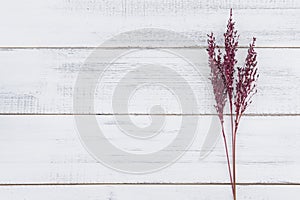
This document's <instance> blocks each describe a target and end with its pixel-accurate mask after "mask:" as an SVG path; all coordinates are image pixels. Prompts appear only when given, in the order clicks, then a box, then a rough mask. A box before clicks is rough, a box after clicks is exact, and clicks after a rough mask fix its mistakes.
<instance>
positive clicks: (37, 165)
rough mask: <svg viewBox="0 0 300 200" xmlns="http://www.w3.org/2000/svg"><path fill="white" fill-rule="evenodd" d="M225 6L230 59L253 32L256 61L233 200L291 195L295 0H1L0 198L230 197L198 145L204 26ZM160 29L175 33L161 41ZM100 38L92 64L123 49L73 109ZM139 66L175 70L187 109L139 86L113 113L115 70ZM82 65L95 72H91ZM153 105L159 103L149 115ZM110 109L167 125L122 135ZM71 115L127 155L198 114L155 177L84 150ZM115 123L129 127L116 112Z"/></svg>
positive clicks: (217, 26)
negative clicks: (89, 121) (175, 156)
mask: <svg viewBox="0 0 300 200" xmlns="http://www.w3.org/2000/svg"><path fill="white" fill-rule="evenodd" d="M230 8H233V10H234V20H235V21H236V22H237V29H238V31H239V33H240V35H241V36H240V47H242V48H243V50H241V51H240V53H239V58H242V60H243V59H244V56H245V52H246V49H245V47H246V46H247V45H248V44H249V42H250V41H251V38H252V37H253V36H255V37H257V38H258V41H257V47H258V49H257V50H258V56H259V58H258V61H259V68H260V79H259V83H258V84H259V91H258V94H257V95H256V96H255V99H254V104H253V105H251V107H250V108H249V110H248V112H247V114H248V116H245V118H244V120H243V121H242V124H241V129H240V131H239V136H238V155H237V157H238V159H237V160H238V161H237V162H238V163H237V165H238V167H237V169H238V171H237V173H238V182H239V183H241V184H240V185H239V186H238V199H245V200H246V199H270V200H277V199H278V200H281V199H298V196H299V195H300V192H299V191H300V190H299V185H300V174H299V172H298V171H299V166H300V160H299V158H300V155H299V152H300V151H299V150H300V149H299V146H300V132H299V130H300V124H299V122H300V116H299V115H300V104H299V102H300V99H299V98H300V89H299V85H300V77H299V75H300V73H299V72H300V71H299V67H298V66H299V65H300V57H299V55H300V39H299V38H300V21H299V18H300V1H298V0H272V1H269V0H262V1H253V0H244V1H242V0H222V1H216V0H212V1H206V0H199V1H196V0H175V1H173V0H144V1H139V0H132V1H128V0H112V1H107V0H104V1H103V0H91V1H85V0H43V1H40V0H27V1H17V0H11V1H6V2H5V4H1V6H0V17H1V18H0V19H1V20H0V27H1V31H0V133H1V134H0V162H1V164H0V177H1V178H0V198H1V199H7V200H19V199H20V200H21V199H22V200H23V199H30V200H35V199H63V200H66V199H72V200H73V199H75V200H76V199H89V200H96V199H97V200H99V199H100V200H102V199H110V200H128V199H133V198H134V199H149V200H150V199H175V200H176V199H178V200H179V199H180V200H181V199H186V200H191V199H224V200H226V199H232V197H231V194H230V186H229V185H226V184H228V182H229V180H228V175H227V169H226V161H225V157H224V150H223V143H222V141H221V140H219V141H218V142H217V144H216V146H215V148H214V150H213V151H212V152H211V153H210V154H209V155H208V156H207V157H205V158H203V159H201V153H202V152H203V150H205V149H203V148H202V145H203V141H204V139H205V137H206V134H207V130H208V125H209V123H210V120H211V118H212V117H214V116H211V114H214V112H213V110H212V109H211V108H212V104H213V101H212V96H211V94H210V93H209V92H208V91H210V90H209V89H210V88H209V86H210V85H209V82H208V80H207V77H208V73H209V71H208V68H207V56H206V53H205V48H206V39H207V38H206V34H207V33H210V32H211V31H213V32H215V33H216V36H217V41H218V42H219V43H221V44H222V33H223V32H224V30H225V27H226V21H227V19H228V15H229V9H230ZM145 28H147V29H145ZM159 29H164V30H169V31H175V32H177V33H179V34H180V35H182V36H184V37H185V38H183V37H170V35H169V34H167V33H166V32H164V31H161V30H159ZM128 31H131V32H128ZM116 36H117V37H116ZM109 39H111V40H110V42H109V43H105V44H102V43H103V42H105V41H107V40H109ZM101 44H102V46H101V48H98V50H102V53H103V54H100V56H99V57H97V60H95V64H99V66H106V65H107V64H108V62H107V60H108V58H110V57H109V56H111V54H112V52H124V51H126V50H128V51H131V52H132V53H130V54H126V55H125V56H122V57H121V58H119V59H118V60H116V61H115V62H114V63H113V64H112V65H111V66H110V67H111V68H108V69H107V71H106V73H105V75H104V76H103V80H102V81H100V82H99V84H98V87H97V89H96V91H95V93H87V94H86V98H94V97H95V106H94V107H93V109H91V108H90V107H89V105H86V106H83V107H81V108H80V109H79V110H77V111H78V112H77V113H76V112H75V111H74V109H73V92H74V91H73V90H74V83H75V80H76V76H77V74H78V72H79V70H80V67H82V65H83V63H84V61H85V59H86V58H88V56H89V55H90V53H91V52H93V50H94V49H93V47H99V45H101ZM141 48H145V49H141ZM149 48H150V49H149ZM165 48H169V51H168V53H166V52H163V51H161V49H165ZM173 53H179V54H180V53H183V54H186V53H188V55H189V58H190V59H192V60H195V62H196V65H197V66H198V67H199V69H201V70H200V71H201V73H200V75H199V74H197V73H195V70H194V68H192V67H191V66H190V65H189V64H188V63H187V62H185V61H183V59H181V58H178V56H174V54H173ZM93 59H95V58H93ZM99 59H100V60H99ZM242 60H241V59H240V63H241V62H242ZM141 64H155V65H159V66H160V65H163V66H167V67H169V68H171V69H173V70H175V71H176V72H178V74H180V75H181V77H183V78H184V79H185V80H186V81H187V82H188V83H189V84H190V86H191V88H192V90H193V91H194V93H195V95H196V99H197V103H198V106H197V108H195V109H193V110H192V111H188V112H186V111H184V110H181V109H180V108H181V107H180V103H178V102H177V99H176V97H175V98H174V94H173V93H172V92H170V90H166V88H164V87H160V86H157V85H156V86H153V85H148V86H145V87H141V88H139V90H137V91H136V93H135V95H133V96H131V99H130V100H129V105H128V110H127V111H126V112H118V111H115V110H113V109H112V106H111V103H112V101H111V99H112V95H113V91H114V89H115V88H116V86H117V84H118V82H119V81H120V79H121V77H122V76H123V75H125V74H126V73H127V72H129V70H131V69H135V68H136V67H138V66H139V65H141ZM96 72H97V71H96ZM88 73H91V74H93V73H94V71H93V70H92V68H91V69H88ZM143 78H145V80H151V79H152V78H153V77H152V76H148V77H147V76H145V77H143ZM156 78H157V79H158V80H165V81H168V82H170V85H171V86H172V87H173V86H174V87H178V88H179V90H178V91H182V92H184V91H185V89H184V88H183V84H182V82H180V81H178V80H177V79H175V78H174V77H172V76H170V77H166V76H163V75H161V76H158V77H156ZM180 93H181V92H180ZM94 95H95V96H94ZM114 100H115V101H116V102H124V101H128V99H126V98H118V99H114ZM185 102H186V103H189V102H190V100H189V99H188V98H187V99H185ZM154 105H161V106H162V107H163V109H164V110H163V111H160V112H157V113H156V114H158V115H155V116H150V115H149V113H150V110H151V107H153V106H154ZM114 113H117V114H118V115H120V116H124V117H126V116H127V114H128V113H130V114H132V115H130V119H131V120H132V123H134V124H135V125H137V126H139V127H145V126H147V125H149V123H150V122H151V117H154V118H160V119H161V118H165V119H166V120H167V123H166V126H165V127H164V128H163V129H162V131H161V134H160V135H158V136H157V137H155V138H154V139H153V140H147V141H144V142H141V141H136V140H132V138H128V137H126V135H124V133H123V132H122V131H121V130H120V128H119V127H118V124H117V123H116V121H115V116H114V115H113V114H114ZM19 114H22V115H21V116H20V115H19ZM73 114H99V115H98V116H97V119H98V123H99V125H100V126H101V128H102V129H103V131H104V132H105V133H106V134H107V137H108V140H109V141H110V142H111V143H113V144H114V145H116V146H118V147H120V148H123V149H125V150H127V151H129V152H133V153H140V152H143V151H151V150H153V149H155V148H156V147H161V146H163V145H164V144H166V143H168V142H169V141H170V139H172V136H174V134H176V133H177V131H178V130H179V128H180V119H181V118H190V119H192V118H196V117H199V124H198V130H197V131H198V132H197V138H196V139H195V141H194V142H193V145H192V146H191V148H190V149H189V150H187V151H186V150H184V149H182V150H179V151H182V152H184V153H185V154H184V155H183V157H181V158H180V159H179V160H178V161H177V162H176V163H175V164H173V165H171V166H169V167H168V168H165V169H163V170H161V171H158V172H155V173H150V174H144V175H132V174H126V173H120V172H118V171H115V170H112V169H110V168H108V167H105V166H103V165H101V164H100V163H98V162H97V161H96V160H95V159H93V157H92V156H91V155H90V154H88V153H87V151H86V150H85V149H84V147H83V145H82V144H81V142H80V139H79V136H78V133H77V131H76V126H75V124H74V116H73ZM198 115H199V116H198ZM203 115H204V116H203ZM208 115H209V116H208ZM266 115H270V116H266ZM191 121H192V120H191ZM121 123H123V126H125V127H130V125H131V124H129V122H128V121H126V120H125V121H121ZM185 126H189V124H187V125H185ZM204 152H205V151H204ZM112 156H118V155H112ZM145 164H147V163H145ZM145 183H146V184H145ZM131 184H132V185H131ZM143 184H144V185H143Z"/></svg>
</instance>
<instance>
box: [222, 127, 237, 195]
mask: <svg viewBox="0 0 300 200" xmlns="http://www.w3.org/2000/svg"><path fill="white" fill-rule="evenodd" d="M221 126H222V135H223V140H224V146H225V152H226V160H227V165H228V173H229V176H230V184H231V188H232V194H234V187H233V180H232V173H231V167H230V159H229V153H228V145H227V139H226V134H225V130H224V123H223V122H221Z"/></svg>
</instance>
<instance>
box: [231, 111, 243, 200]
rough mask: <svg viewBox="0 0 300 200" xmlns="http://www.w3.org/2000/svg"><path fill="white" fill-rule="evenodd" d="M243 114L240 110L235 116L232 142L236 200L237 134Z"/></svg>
mask: <svg viewBox="0 0 300 200" xmlns="http://www.w3.org/2000/svg"><path fill="white" fill-rule="evenodd" d="M241 116H242V115H239V114H238V112H237V113H236V116H235V128H234V133H233V144H232V173H233V191H234V193H233V199H234V200H236V134H237V130H238V126H239V121H240V118H241Z"/></svg>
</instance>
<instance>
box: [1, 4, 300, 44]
mask: <svg viewBox="0 0 300 200" xmlns="http://www.w3.org/2000/svg"><path fill="white" fill-rule="evenodd" d="M163 5H167V6H163ZM299 5H300V4H299V2H298V1H296V0H295V1H283V0H282V1H271V2H268V1H261V2H258V1H256V2H253V1H250V0H249V1H239V0H238V1H221V2H219V1H205V0H201V1H197V2H196V1H194V0H193V1H190V0H185V1H171V0H167V1H154V0H152V1H143V2H139V1H121V0H114V1H112V2H111V1H83V0H82V1H67V0H65V1H64V0H55V1H50V0H46V1H39V0H30V1H26V2H25V1H22V2H17V3H16V2H15V1H9V2H7V4H6V5H5V6H2V8H1V9H0V11H1V12H0V18H1V19H2V20H1V21H0V27H3V28H2V29H1V32H0V46H1V47H25V48H26V47H62V48H63V47H95V46H99V45H100V44H101V43H102V42H103V41H105V40H107V39H109V38H111V37H113V36H115V35H118V34H120V33H123V32H126V31H133V30H135V33H134V34H132V35H129V34H124V37H122V39H118V40H115V41H114V43H112V44H110V45H109V46H114V47H128V46H132V47H147V46H152V47H161V46H163V47H164V46H173V47H174V46H175V47H183V46H191V45H192V46H202V47H203V46H206V39H207V38H206V34H207V33H210V32H211V31H213V32H215V33H216V34H217V35H218V36H219V37H222V34H223V33H224V30H225V28H226V23H227V19H228V17H229V8H230V7H233V8H234V19H235V21H236V22H237V28H238V30H239V33H240V34H241V37H240V45H241V46H247V45H248V44H249V41H250V40H251V38H252V37H253V36H255V37H257V38H259V40H258V43H257V45H258V46H260V47H299V46H300V39H299V38H300V37H299V36H300V26H299V23H300V22H299V20H298V19H299V18H300V12H299V8H300V6H299ZM191 7H192V8H191ZM282 8H287V9H282ZM142 28H161V29H167V30H172V31H176V32H178V33H181V34H183V35H185V36H187V37H188V38H190V39H192V40H194V41H195V43H194V44H190V43H188V42H187V41H186V40H181V39H180V40H176V39H174V40H171V39H170V38H169V36H168V35H166V34H164V33H162V32H151V31H149V32H148V33H147V34H142V33H141V31H139V29H142ZM145 36H146V37H145Z"/></svg>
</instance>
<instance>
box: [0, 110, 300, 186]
mask: <svg viewBox="0 0 300 200" xmlns="http://www.w3.org/2000/svg"><path fill="white" fill-rule="evenodd" d="M155 117H157V116H155ZM195 117H196V116H184V118H186V119H192V118H195ZM130 118H131V120H132V123H134V124H135V125H136V126H139V127H145V126H147V125H149V123H150V118H149V117H148V116H130ZM97 119H98V123H99V126H100V127H101V130H102V131H103V132H104V134H105V135H106V136H107V138H108V140H109V141H110V142H111V143H112V144H113V145H115V146H117V147H118V148H121V149H124V150H126V151H128V152H131V153H134V154H136V153H149V152H152V151H157V149H162V148H163V147H164V146H165V145H166V144H169V142H170V141H172V140H173V138H174V136H175V135H176V134H177V133H178V130H179V129H180V127H181V121H180V120H181V119H182V118H181V116H166V117H165V119H166V125H165V126H164V127H163V128H162V131H161V132H160V133H159V135H157V136H156V137H154V138H153V139H149V140H136V139H133V138H131V137H128V136H127V135H125V134H124V133H123V132H122V131H121V130H120V128H119V126H118V125H117V124H116V121H115V118H114V117H113V116H97ZM210 120H211V117H199V123H198V130H197V132H196V133H197V137H196V138H195V141H194V142H193V144H192V146H191V147H190V149H188V150H185V149H178V150H177V151H182V152H184V155H183V157H181V158H180V159H179V160H178V161H176V162H175V163H174V164H173V165H171V166H169V167H167V168H165V169H163V170H161V171H157V172H155V173H148V174H142V175H136V174H135V175H134V174H129V173H122V172H118V171H115V170H113V169H111V168H108V167H105V166H103V165H102V164H100V163H97V161H96V160H95V159H93V157H92V156H91V155H90V154H89V153H87V151H86V150H85V148H84V147H83V146H82V145H81V142H80V139H79V136H78V134H77V131H76V126H75V124H74V123H75V122H74V117H73V116H59V115H58V116H13V115H11V116H0V127H1V130H0V132H1V135H0V162H1V165H0V177H1V179H0V184H45V183H46V184H56V183H63V184H69V183H75V184H87V183H180V184H190V183H192V184H197V183H228V182H229V180H228V175H227V168H226V161H225V156H224V147H223V143H222V140H219V141H218V143H217V144H216V146H215V149H214V150H213V151H212V152H211V153H210V154H209V155H208V156H207V157H205V158H204V159H200V155H201V152H202V151H203V150H206V149H202V148H201V147H202V144H203V141H204V138H205V137H206V135H207V131H208V127H209V124H210ZM299 120H300V117H244V119H243V121H242V122H241V127H240V131H239V134H238V143H237V149H238V151H237V152H238V154H237V158H238V159H237V169H238V170H237V173H238V182H239V183H249V184H255V183H266V184H273V183H286V184H289V183H297V184H299V180H300V173H299V172H298V171H299V170H298V169H299V165H300V159H299V158H300V155H299V153H300V151H299V146H300V145H299V144H300V133H299V130H300V123H299ZM190 121H192V120H190ZM118 123H121V124H123V127H124V126H125V127H126V126H130V125H131V123H129V122H128V121H127V120H123V121H122V120H121V121H119V122H118ZM183 126H191V124H185V125H183ZM105 153H108V154H109V152H105ZM111 156H118V155H111ZM141 164H145V165H147V164H148V163H147V162H145V163H141ZM228 191H230V190H228Z"/></svg>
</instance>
